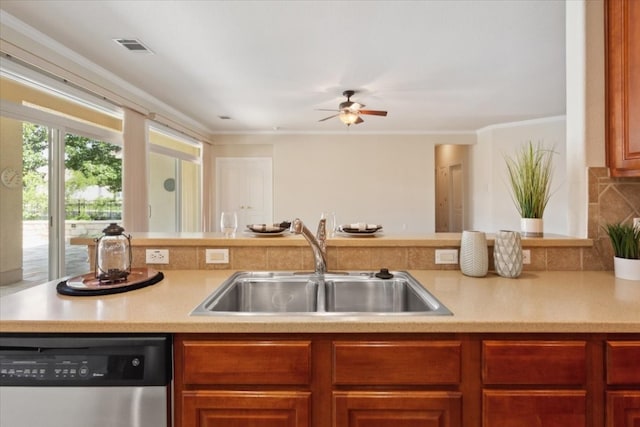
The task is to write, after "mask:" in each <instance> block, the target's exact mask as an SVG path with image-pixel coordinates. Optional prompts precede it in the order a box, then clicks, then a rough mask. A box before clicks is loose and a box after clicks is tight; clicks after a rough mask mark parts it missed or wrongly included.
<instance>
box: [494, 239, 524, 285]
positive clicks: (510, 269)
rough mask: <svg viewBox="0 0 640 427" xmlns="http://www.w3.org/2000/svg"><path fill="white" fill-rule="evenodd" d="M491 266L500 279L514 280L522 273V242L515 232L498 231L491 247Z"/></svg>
mask: <svg viewBox="0 0 640 427" xmlns="http://www.w3.org/2000/svg"><path fill="white" fill-rule="evenodd" d="M493 264H494V265H495V268H496V273H498V274H499V275H500V276H502V277H509V278H515V277H518V276H520V273H522V241H521V238H520V233H518V232H517V231H508V230H500V231H498V232H497V233H496V239H495V243H494V245H493Z"/></svg>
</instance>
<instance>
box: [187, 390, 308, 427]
mask: <svg viewBox="0 0 640 427" xmlns="http://www.w3.org/2000/svg"><path fill="white" fill-rule="evenodd" d="M310 396H311V393H308V392H274V391H185V392H183V393H182V425H183V426H185V427H186V426H188V427H218V426H220V427H222V426H224V427H247V426H251V427H308V426H310V424H311V422H310V413H311V411H310V400H311V399H310Z"/></svg>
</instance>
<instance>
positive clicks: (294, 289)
mask: <svg viewBox="0 0 640 427" xmlns="http://www.w3.org/2000/svg"><path fill="white" fill-rule="evenodd" d="M392 273H393V277H392V278H390V279H380V278H378V277H376V276H375V273H372V272H346V273H327V274H324V275H322V276H318V275H315V274H313V273H304V274H300V273H293V272H239V273H235V274H234V275H232V276H231V277H230V278H229V279H227V280H226V281H225V282H224V283H223V284H222V285H220V287H219V288H217V289H216V290H215V291H214V292H213V293H212V294H211V295H209V296H208V297H207V298H205V300H204V301H203V302H202V303H200V304H199V305H198V306H197V307H196V308H195V309H194V310H193V311H192V312H191V315H196V316H199V315H268V314H271V315H275V314H283V313H287V314H298V315H300V314H302V315H334V316H337V315H346V314H352V315H353V314H380V315H404V316H410V315H419V316H423V315H451V314H452V313H451V311H449V310H448V309H447V308H446V307H445V306H444V305H442V303H440V301H438V300H437V299H436V298H435V297H434V296H433V295H432V294H431V293H429V291H427V290H426V289H425V288H424V287H423V286H422V285H421V284H420V283H419V282H418V281H417V280H416V279H415V278H414V277H413V276H411V275H410V274H409V273H407V272H392Z"/></svg>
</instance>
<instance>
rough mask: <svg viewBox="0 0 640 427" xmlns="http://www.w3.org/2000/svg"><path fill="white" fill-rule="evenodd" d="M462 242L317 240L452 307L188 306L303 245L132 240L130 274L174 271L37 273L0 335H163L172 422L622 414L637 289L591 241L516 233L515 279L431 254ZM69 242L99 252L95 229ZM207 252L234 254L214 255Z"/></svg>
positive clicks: (324, 424) (211, 237) (475, 422)
mask: <svg viewBox="0 0 640 427" xmlns="http://www.w3.org/2000/svg"><path fill="white" fill-rule="evenodd" d="M460 237H461V236H460V234H459V233H437V234H433V235H428V236H391V235H380V236H375V237H366V238H352V237H334V238H330V239H328V240H327V255H328V256H327V258H328V265H329V270H359V271H362V270H368V271H371V270H379V269H380V268H389V269H390V270H396V271H397V270H407V271H409V272H410V274H412V275H413V276H414V277H415V278H416V279H417V280H418V281H419V282H420V283H422V284H423V285H424V286H425V287H426V288H427V289H428V290H429V291H430V292H431V293H432V294H433V295H434V296H435V297H436V298H437V299H438V300H439V301H440V302H441V303H442V304H444V305H445V306H446V307H447V308H448V309H449V310H451V311H452V312H453V315H452V316H447V315H445V316H428V315H423V316H415V315H412V316H403V315H402V314H368V313H357V314H351V313H349V314H344V313H322V314H318V313H313V314H308V313H306V314H305V313H302V314H301V313H289V314H280V313H270V314H257V315H247V313H242V314H235V315H234V314H226V315H200V316H192V315H190V313H191V311H192V310H193V309H194V308H195V307H196V306H198V304H199V303H200V302H202V301H203V300H204V299H205V298H206V297H207V296H208V295H210V294H211V293H212V292H213V291H214V290H215V289H217V288H218V287H219V286H220V285H221V284H222V283H223V282H224V281H225V280H226V279H227V278H228V277H230V276H231V275H232V274H233V273H234V272H235V271H237V270H253V271H265V270H285V271H308V270H310V269H312V268H313V265H314V264H313V257H312V251H311V250H310V248H309V245H308V243H307V242H306V241H305V240H304V238H302V237H301V236H294V235H286V236H279V237H254V236H250V235H245V234H241V235H239V236H238V237H236V238H224V237H221V236H220V235H219V234H215V233H211V234H209V233H190V234H178V235H175V234H158V233H143V234H142V233H135V234H134V236H133V238H132V240H131V242H132V247H133V251H132V252H133V258H134V261H133V264H134V267H143V266H146V263H145V253H146V251H147V250H149V249H153V250H155V249H165V250H167V251H168V254H169V263H168V264H154V265H149V267H153V268H154V269H157V270H161V271H162V272H163V274H164V279H163V280H162V281H161V282H160V283H157V284H154V285H151V286H148V287H146V288H142V289H138V290H135V291H131V292H127V293H123V294H115V295H109V296H103V297H69V296H62V295H58V294H57V293H56V284H57V281H53V282H50V283H47V284H43V285H40V286H37V287H34V288H31V289H28V290H26V291H23V292H20V293H17V294H15V295H10V296H8V297H5V298H2V299H0V309H1V312H0V315H1V318H2V322H1V323H0V332H5V333H13V332H16V333H29V332H39V333H47V332H51V333H65V334H73V333H99V334H101V333H124V334H128V335H134V336H135V335H136V334H141V333H170V334H172V335H173V337H174V366H175V368H174V375H175V379H174V389H173V393H174V408H175V416H174V422H175V425H176V426H177V427H191V426H199V425H203V423H205V424H206V423H217V422H221V420H224V421H225V422H228V421H229V420H234V421H237V422H239V423H242V422H245V421H246V418H247V417H251V419H252V420H260V421H264V422H265V423H267V422H268V420H270V419H271V417H273V416H275V417H277V418H279V419H280V418H281V419H283V420H284V419H287V420H289V424H287V425H292V426H304V427H329V426H339V427H347V426H354V425H357V424H358V423H361V422H365V421H363V420H365V419H370V418H371V417H373V418H375V419H378V420H380V422H386V423H391V424H393V425H395V424H397V422H399V421H400V420H403V419H405V417H406V416H410V417H412V419H414V418H415V419H416V420H421V421H422V422H426V420H438V424H437V425H439V426H446V427H451V426H453V427H460V426H465V427H466V426H469V427H480V426H481V425H482V426H497V425H523V426H524V425H532V422H534V420H538V419H542V420H544V421H543V423H542V424H541V425H552V424H554V423H555V424H558V423H559V422H560V424H561V425H567V426H574V425H575V426H585V427H599V426H603V425H607V426H614V425H615V426H618V425H623V424H620V421H619V420H620V419H621V418H620V417H624V416H625V415H624V414H625V413H628V410H629V409H632V410H637V409H638V408H640V375H639V372H640V284H639V283H637V282H632V281H626V280H618V279H615V278H614V276H613V272H611V271H587V270H588V269H589V265H588V263H589V261H588V259H589V256H590V255H591V251H592V246H593V242H592V241H591V240H589V239H575V238H570V237H563V236H545V237H544V238H537V239H530V238H528V239H523V247H524V249H526V250H529V251H530V255H531V264H527V265H526V266H525V270H524V271H523V273H522V275H521V276H520V277H519V278H517V279H507V278H503V277H500V276H498V275H496V274H495V273H493V272H490V273H489V274H488V275H487V277H484V278H472V277H467V276H464V275H463V274H462V273H461V272H460V271H459V270H458V265H457V264H435V251H436V250H439V249H457V248H459V246H460ZM72 243H74V244H78V245H87V246H88V248H89V253H90V254H91V256H90V259H91V258H92V257H93V253H94V250H95V242H94V240H93V239H92V238H90V237H77V238H74V239H73V241H72ZM488 244H489V246H492V245H493V236H492V235H488ZM207 249H227V250H228V258H226V259H225V258H224V257H222V259H221V260H222V261H223V262H222V263H215V264H213V263H212V264H208V263H207V262H206V250H207ZM218 260H220V258H218ZM562 270H565V271H562ZM407 414H409V415H407ZM504 420H508V422H510V423H511V424H509V423H507V424H504V423H502V422H503V421H504ZM501 423H502V424H501ZM605 423H608V424H605ZM265 425H266V424H265ZM427 425H429V424H427Z"/></svg>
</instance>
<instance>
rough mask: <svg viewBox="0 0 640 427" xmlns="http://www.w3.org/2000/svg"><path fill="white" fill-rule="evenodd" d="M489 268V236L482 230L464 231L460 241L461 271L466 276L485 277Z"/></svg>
mask: <svg viewBox="0 0 640 427" xmlns="http://www.w3.org/2000/svg"><path fill="white" fill-rule="evenodd" d="M488 270H489V249H488V248H487V236H486V234H485V233H484V232H482V231H463V232H462V240H461V242H460V271H462V274H464V275H465V276H471V277H484V276H486V275H487V271H488Z"/></svg>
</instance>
